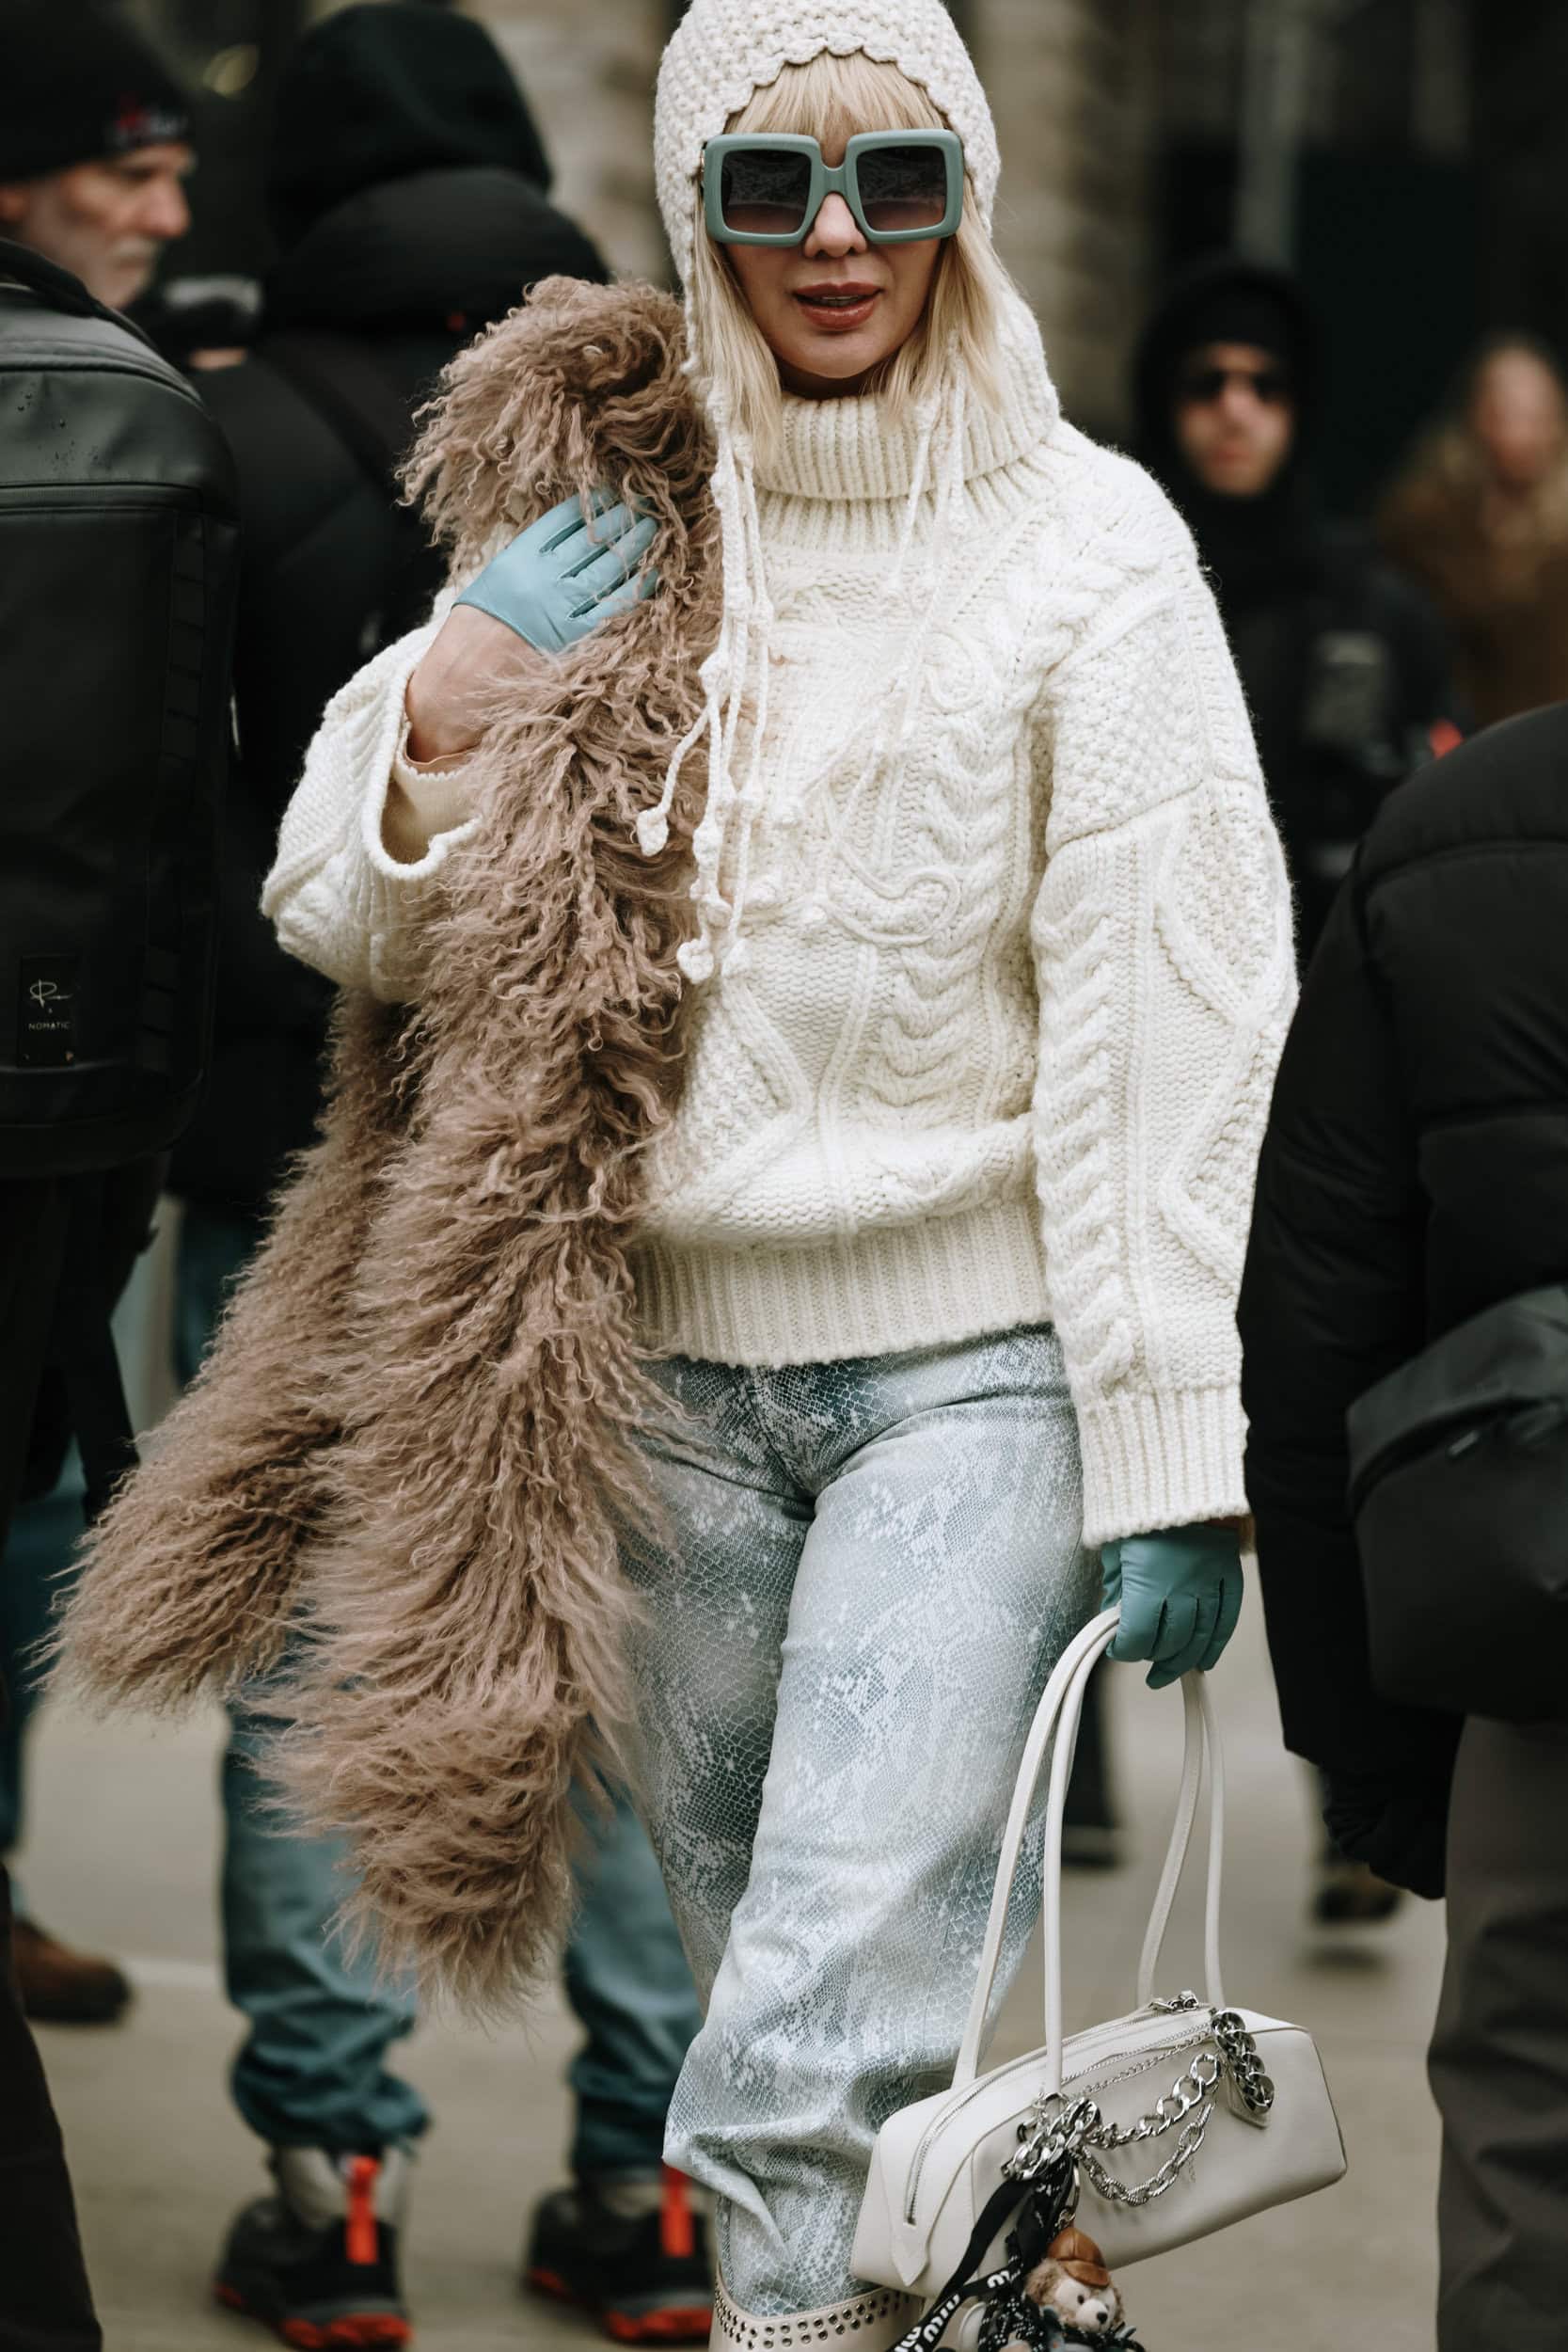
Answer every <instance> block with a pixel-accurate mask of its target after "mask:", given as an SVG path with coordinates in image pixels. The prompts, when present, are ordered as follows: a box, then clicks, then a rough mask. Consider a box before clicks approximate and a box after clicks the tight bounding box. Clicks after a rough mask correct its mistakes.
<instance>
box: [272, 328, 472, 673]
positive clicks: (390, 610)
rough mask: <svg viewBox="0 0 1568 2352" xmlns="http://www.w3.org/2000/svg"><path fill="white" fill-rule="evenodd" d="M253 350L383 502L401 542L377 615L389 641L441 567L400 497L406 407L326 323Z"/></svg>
mask: <svg viewBox="0 0 1568 2352" xmlns="http://www.w3.org/2000/svg"><path fill="white" fill-rule="evenodd" d="M257 357H258V358H260V359H263V360H264V361H265V362H266V364H267V365H268V366H269V367H272V368H276V370H277V373H278V374H279V375H280V376H282V378H283V379H284V381H285V383H287V384H291V385H292V386H293V389H294V390H295V391H296V392H297V393H298V394H299V395H300V397H301V399H302V400H304V401H305V402H306V404H307V405H308V406H309V407H311V408H313V409H314V410H315V412H316V414H317V416H318V417H320V418H321V420H322V421H323V422H324V423H325V424H327V425H329V426H330V427H331V429H332V431H333V432H334V433H335V434H336V435H337V437H338V438H339V440H340V441H341V443H342V445H343V447H344V448H345V449H346V450H347V451H348V453H349V455H350V456H351V457H352V458H353V459H354V460H355V462H356V465H357V466H358V468H359V469H360V471H361V472H362V473H363V474H364V475H365V477H366V479H367V481H369V482H370V484H371V485H372V487H373V488H374V489H375V490H376V491H377V492H379V494H380V496H381V497H382V498H383V499H384V500H386V501H387V503H388V511H389V516H390V519H391V521H392V522H393V523H394V525H395V526H396V527H397V531H398V535H399V538H400V540H401V541H402V549H401V553H400V556H399V559H398V563H397V567H396V570H395V571H394V573H393V575H392V577H391V579H390V580H388V590H387V596H386V600H385V604H384V606H383V610H382V615H381V618H382V624H383V626H382V629H381V643H382V644H390V643H391V642H392V640H393V639H394V638H397V637H401V636H402V635H403V634H404V631H405V630H406V629H410V628H416V627H417V626H418V624H419V623H420V621H422V620H423V619H424V617H425V613H426V612H427V611H428V609H429V606H430V603H431V600H432V599H433V597H434V596H435V595H436V591H437V590H438V589H439V587H440V585H441V581H442V579H443V577H444V576H445V570H446V564H445V560H444V558H443V557H442V556H441V554H440V552H439V551H438V550H437V549H436V548H433V547H432V546H431V544H430V542H429V540H428V539H427V538H426V536H425V533H424V529H423V526H422V524H421V522H420V517H419V515H418V513H417V512H416V511H415V509H414V508H412V507H410V506H405V505H404V502H403V484H402V482H401V480H400V479H399V472H398V469H399V468H400V467H401V465H402V463H403V460H404V457H405V456H406V454H407V453H408V448H409V445H410V443H411V442H412V440H413V437H414V428H413V421H412V420H411V418H410V417H409V414H408V410H407V407H406V405H404V401H403V400H402V399H401V398H400V396H399V394H398V393H397V392H396V391H395V390H394V389H393V387H392V386H391V385H390V384H389V383H388V380H387V378H386V376H385V375H384V374H383V373H382V372H381V370H380V368H378V367H377V365H376V363H375V360H374V359H373V358H372V355H371V354H370V352H368V351H367V350H366V348H365V346H364V344H363V343H362V342H358V341H356V338H355V337H353V336H352V335H337V334H334V333H333V332H332V331H331V329H330V328H327V327H322V328H316V327H285V328H283V329H282V330H280V331H279V332H278V333H277V334H276V335H267V336H265V337H263V339H262V341H261V343H260V344H259V345H258V346H257Z"/></svg>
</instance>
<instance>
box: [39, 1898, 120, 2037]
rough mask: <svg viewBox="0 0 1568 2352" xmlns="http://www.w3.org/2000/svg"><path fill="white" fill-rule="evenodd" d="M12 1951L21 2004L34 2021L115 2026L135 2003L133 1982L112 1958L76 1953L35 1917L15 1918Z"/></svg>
mask: <svg viewBox="0 0 1568 2352" xmlns="http://www.w3.org/2000/svg"><path fill="white" fill-rule="evenodd" d="M11 1950H12V1955H13V1958H14V1963H15V1967H16V1984H17V1991H18V1992H19V1993H20V1994H21V1995H22V2007H23V2010H24V2012H25V2014H26V2015H27V2016H29V2017H30V2018H31V2019H32V2020H33V2022H34V2024H35V2025H40V2026H112V2025H114V2024H115V2023H116V2022H117V2020H118V2019H119V2018H120V2017H122V2016H123V2015H124V2014H125V2011H126V2010H127V2008H128V2007H129V2006H130V2001H131V1986H130V1981H129V1979H127V1978H126V1977H125V1976H124V1975H123V1974H122V1972H121V1971H120V1970H119V1968H117V1967H116V1966H115V1964H114V1962H113V1961H112V1960H94V1959H92V1958H91V1957H89V1955H88V1954H87V1953H86V1952H73V1951H72V1950H71V1947H70V1945H69V1944H59V1943H56V1942H55V1938H54V1937H53V1936H52V1935H51V1934H49V1933H48V1931H47V1930H45V1929H43V1928H40V1926H39V1925H38V1924H37V1922H36V1921H35V1920H32V1919H16V1920H13V1921H12V1923H11Z"/></svg>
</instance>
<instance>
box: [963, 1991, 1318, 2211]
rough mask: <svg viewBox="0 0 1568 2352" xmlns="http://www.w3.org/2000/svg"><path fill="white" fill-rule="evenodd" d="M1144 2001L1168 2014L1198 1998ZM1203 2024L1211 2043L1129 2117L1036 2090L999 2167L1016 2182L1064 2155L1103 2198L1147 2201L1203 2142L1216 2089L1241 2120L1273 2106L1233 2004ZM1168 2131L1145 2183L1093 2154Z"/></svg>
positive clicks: (1264, 2115) (1257, 2117)
mask: <svg viewBox="0 0 1568 2352" xmlns="http://www.w3.org/2000/svg"><path fill="white" fill-rule="evenodd" d="M1149 2006H1150V2008H1151V2009H1154V2010H1159V2011H1160V2012H1161V2013H1162V2014H1164V2015H1175V2014H1177V2013H1178V2012H1187V2011H1191V2010H1197V2009H1198V2008H1199V2007H1200V2004H1199V2002H1198V1999H1197V1996H1196V1994H1192V1993H1183V1994H1179V1995H1178V1997H1177V1998H1176V1999H1175V2000H1170V2001H1153V2002H1151V2003H1150V2004H1149ZM1210 2025H1211V2030H1212V2034H1213V2037H1214V2044H1215V2046H1214V2048H1213V2049H1212V2050H1211V2049H1207V2048H1206V2049H1201V2050H1199V2051H1198V2053H1197V2055H1196V2058H1194V2059H1193V2060H1192V2062H1191V2064H1190V2065H1188V2066H1187V2067H1186V2069H1185V2070H1184V2071H1183V2073H1182V2074H1180V2075H1179V2076H1178V2078H1177V2080H1176V2082H1175V2083H1174V2084H1173V2085H1172V2086H1171V2088H1170V2090H1167V2091H1166V2092H1164V2095H1163V2096H1162V2097H1161V2098H1159V2099H1157V2100H1156V2101H1155V2104H1154V2106H1152V2107H1151V2108H1150V2110H1149V2112H1148V2114H1147V2115H1141V2116H1139V2118H1138V2120H1137V2122H1135V2123H1111V2122H1106V2120H1105V2118H1104V2117H1103V2116H1102V2115H1101V2112H1100V2109H1099V2107H1098V2106H1096V2104H1095V2102H1094V2101H1093V2100H1092V2099H1088V2098H1083V2097H1080V2098H1078V2099H1075V2100H1074V2101H1073V2102H1072V2103H1071V2105H1070V2106H1069V2104H1068V2103H1067V2101H1066V2099H1065V2097H1064V2095H1063V2094H1062V2093H1061V2092H1054V2093H1053V2094H1051V2095H1050V2096H1047V2095H1046V2094H1044V2093H1042V2094H1041V2096H1040V2097H1039V2098H1038V2099H1037V2100H1036V2102H1035V2107H1034V2112H1033V2114H1032V2115H1031V2118H1030V2121H1029V2122H1028V2123H1027V2124H1020V2126H1019V2137H1020V2143H1021V2144H1020V2146H1019V2148H1018V2150H1017V2152H1016V2153H1015V2154H1014V2155H1013V2156H1012V2157H1011V2158H1010V2160H1009V2161H1008V2163H1007V2164H1006V2165H1005V2166H1004V2168H1003V2169H1004V2170H1005V2171H1006V2173H1007V2174H1009V2175H1010V2176H1011V2177H1012V2178H1013V2179H1015V2180H1025V2181H1027V2180H1033V2179H1034V2177H1035V2176H1036V2174H1037V2173H1038V2172H1040V2171H1042V2170H1044V2169H1046V2168H1047V2167H1048V2166H1050V2165H1053V2164H1056V2163H1059V2162H1060V2161H1061V2159H1062V2157H1063V2156H1065V2155H1068V2154H1071V2155H1072V2156H1073V2157H1074V2158H1075V2160H1076V2162H1077V2164H1078V2166H1079V2167H1080V2169H1081V2170H1082V2171H1083V2173H1084V2175H1085V2178H1086V2179H1087V2180H1088V2181H1089V2182H1090V2183H1091V2185H1093V2187H1094V2188H1095V2189H1096V2190H1097V2192H1098V2193H1099V2195H1100V2196H1101V2197H1102V2198H1104V2199H1105V2200H1106V2201H1108V2202H1109V2203H1111V2204H1114V2205H1135V2206H1141V2205H1148V2204H1152V2203H1153V2201H1154V2200H1155V2198H1157V2197H1163V2196H1164V2193H1165V2191H1166V2190H1167V2189H1168V2188H1170V2187H1171V2186H1172V2185H1174V2183H1175V2182H1176V2180H1177V2179H1178V2177H1179V2175H1180V2172H1181V2171H1182V2169H1183V2168H1184V2167H1185V2166H1187V2165H1189V2164H1190V2163H1191V2162H1192V2161H1193V2158H1194V2157H1195V2156H1196V2154H1197V2152H1198V2150H1199V2149H1200V2148H1201V2147H1202V2145H1203V2141H1204V2137H1205V2135H1206V2133H1207V2132H1208V2129H1209V2123H1210V2120H1211V2118H1212V2115H1213V2112H1214V2102H1215V2097H1216V2094H1217V2092H1218V2091H1219V2090H1220V2089H1221V2088H1222V2087H1223V2088H1224V2089H1225V2090H1226V2091H1227V2095H1230V2096H1231V2097H1232V2105H1233V2106H1235V2107H1236V2109H1237V2111H1238V2112H1239V2113H1240V2114H1241V2115H1242V2116H1243V2118H1244V2119H1245V2120H1246V2121H1247V2122H1253V2123H1263V2122H1267V2120H1268V2117H1269V2113H1270V2110H1271V2109H1272V2107H1273V2106H1274V2100H1275V2089H1274V2085H1273V2083H1272V2082H1271V2081H1270V2080H1269V2077H1268V2074H1266V2073H1265V2071H1264V2067H1263V2062H1262V2059H1261V2058H1259V2054H1258V2044H1257V2042H1255V2041H1254V2039H1253V2037H1252V2035H1251V2034H1250V2033H1249V2032H1248V2031H1247V2028H1246V2026H1245V2024H1244V2023H1243V2020H1242V2018H1241V2017H1240V2016H1239V2015H1238V2014H1237V2012H1236V2011H1235V2010H1233V2009H1222V2010H1211V2011H1210ZM1167 2132H1175V2133H1177V2135H1178V2137H1177V2141H1176V2146H1175V2147H1174V2148H1173V2149H1172V2151H1171V2153H1170V2154H1169V2155H1168V2156H1167V2157H1166V2158H1165V2160H1164V2164H1162V2165H1161V2166H1160V2167H1159V2169H1158V2170H1157V2171H1155V2172H1152V2173H1151V2174H1150V2175H1149V2177H1148V2180H1146V2181H1139V2182H1135V2183H1134V2182H1127V2181H1118V2180H1117V2177H1116V2174H1115V2173H1114V2172H1112V2171H1110V2170H1109V2169H1107V2167H1106V2166H1105V2165H1104V2164H1102V2163H1101V2161H1100V2155H1099V2153H1096V2152H1097V2151H1103V2152H1105V2153H1109V2152H1110V2151H1111V2150H1112V2149H1116V2148H1132V2147H1135V2146H1140V2145H1142V2144H1143V2143H1144V2142H1145V2141H1148V2140H1151V2139H1161V2138H1163V2137H1164V2135H1165V2134H1166V2133H1167Z"/></svg>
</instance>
